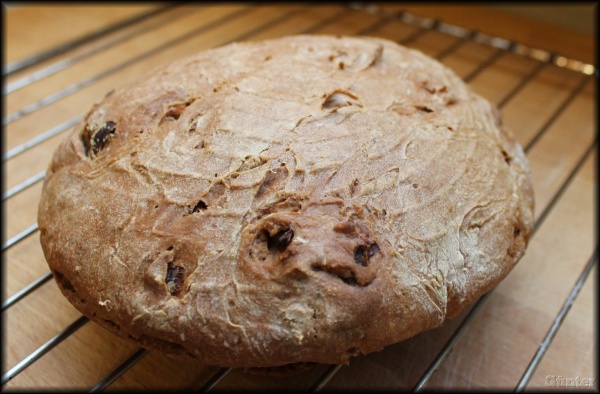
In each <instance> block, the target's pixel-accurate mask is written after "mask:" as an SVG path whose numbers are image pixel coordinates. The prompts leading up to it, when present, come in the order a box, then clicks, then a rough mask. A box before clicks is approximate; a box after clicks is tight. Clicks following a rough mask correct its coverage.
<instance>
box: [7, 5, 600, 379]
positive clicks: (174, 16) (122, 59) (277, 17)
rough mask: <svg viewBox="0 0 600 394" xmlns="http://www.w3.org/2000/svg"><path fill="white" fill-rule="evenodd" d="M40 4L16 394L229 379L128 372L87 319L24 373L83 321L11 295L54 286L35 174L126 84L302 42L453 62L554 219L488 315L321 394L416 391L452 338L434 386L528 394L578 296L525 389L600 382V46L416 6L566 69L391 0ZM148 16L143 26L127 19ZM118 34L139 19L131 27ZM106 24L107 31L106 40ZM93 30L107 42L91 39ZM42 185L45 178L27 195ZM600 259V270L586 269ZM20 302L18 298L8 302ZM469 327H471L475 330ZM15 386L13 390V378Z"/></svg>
mask: <svg viewBox="0 0 600 394" xmlns="http://www.w3.org/2000/svg"><path fill="white" fill-rule="evenodd" d="M40 4H41V3H38V4H37V5H35V6H26V7H17V8H10V9H8V10H5V13H6V15H5V21H6V30H5V31H6V36H5V70H4V72H5V73H7V72H8V71H12V72H10V73H9V74H8V75H6V74H5V84H4V89H5V113H4V120H3V124H4V129H3V133H4V134H3V136H4V151H3V164H4V166H5V168H4V175H5V189H4V197H3V199H4V213H5V215H6V216H5V226H4V229H5V231H4V239H3V242H4V244H3V257H4V261H3V265H4V277H5V281H4V285H5V286H4V294H3V312H2V313H3V316H2V317H3V318H4V328H5V331H4V336H3V340H4V343H3V349H4V359H3V361H4V365H3V389H13V390H18V389H26V388H28V389H31V388H71V389H78V390H89V389H90V388H92V387H94V386H95V385H97V384H98V383H99V382H101V381H102V380H103V379H105V378H106V377H107V375H108V374H109V373H110V372H111V371H112V370H114V369H115V368H116V369H117V370H119V371H121V372H124V373H123V374H121V375H120V376H118V377H117V378H116V380H115V381H114V382H113V383H112V384H111V385H110V386H108V388H107V390H124V389H190V388H200V387H202V386H203V385H204V384H206V383H207V382H208V381H209V379H210V378H211V377H212V376H213V375H214V374H215V373H216V372H218V369H216V368H213V367H208V366H204V365H200V364H194V363H190V362H184V361H180V360H172V359H167V358H165V356H163V355H162V354H160V353H158V352H149V353H147V354H142V355H141V358H140V359H139V361H138V362H135V363H133V364H132V366H131V368H130V369H128V370H126V369H125V368H123V367H122V366H121V364H122V363H123V362H124V361H125V360H127V358H128V357H129V356H130V355H132V354H136V353H135V352H136V351H138V347H136V346H135V345H132V344H130V343H127V342H125V341H124V340H121V339H119V338H117V337H115V336H114V335H112V334H110V333H108V332H106V331H105V330H103V329H101V328H99V327H98V326H97V325H96V324H94V323H87V324H86V322H85V320H79V322H80V323H81V327H79V328H78V329H76V330H74V331H73V332H72V333H71V332H67V334H69V335H66V334H65V335H64V337H65V339H64V340H63V341H56V342H52V341H51V342H50V343H51V344H52V343H53V344H56V346H54V347H50V348H49V349H47V350H48V351H47V353H44V354H43V355H42V356H41V357H39V358H37V357H36V358H35V361H34V362H33V363H31V365H28V366H27V367H26V368H25V369H23V370H22V371H21V372H20V373H15V370H11V368H13V367H14V366H15V365H19V363H20V362H21V361H22V360H25V359H27V358H28V357H30V355H32V353H34V352H36V351H37V350H38V349H39V348H40V347H41V346H43V345H44V344H46V343H47V342H48V341H49V340H51V339H52V338H53V337H55V336H57V335H61V333H63V332H64V330H65V329H66V328H68V327H69V325H71V324H72V323H73V322H77V321H78V319H80V318H81V315H80V314H79V313H78V312H77V311H76V310H75V309H74V308H73V307H72V306H71V305H70V304H69V303H68V302H67V301H66V300H65V299H64V298H63V297H62V295H61V294H60V292H59V290H58V288H57V287H56V285H55V283H54V281H52V280H46V281H44V280H42V281H41V283H42V284H41V285H40V286H38V287H35V288H34V289H33V290H32V291H31V292H30V293H28V294H27V295H25V296H23V297H18V301H17V302H14V303H12V301H13V300H14V299H11V298H10V297H12V296H14V295H15V294H18V292H19V291H20V290H22V289H24V288H26V287H27V286H28V285H30V284H31V283H33V282H34V281H36V280H37V279H38V278H43V279H47V278H48V267H47V265H46V263H45V260H44V257H43V254H42V252H41V248H40V245H39V234H38V232H37V231H35V227H31V226H32V225H35V223H36V214H37V203H38V200H39V196H40V191H41V182H39V181H36V180H37V179H41V176H42V175H43V171H45V169H46V166H47V165H48V163H49V161H50V158H51V155H52V152H53V151H54V149H55V148H56V147H57V145H58V144H59V142H60V141H61V140H62V139H63V138H65V136H66V134H67V131H66V130H67V127H65V124H69V122H72V121H73V119H74V118H76V117H78V116H80V115H81V114H83V113H84V112H86V111H87V110H88V109H89V108H90V107H91V105H92V104H93V103H94V102H95V101H97V100H98V99H100V98H102V97H103V96H104V94H105V93H106V92H108V91H109V90H111V89H112V88H114V87H117V86H120V85H122V84H124V83H126V82H128V81H131V80H134V79H136V78H137V77H139V76H140V75H141V74H142V73H144V72H145V71H147V70H149V69H151V68H154V67H156V66H158V65H160V64H164V63H167V62H169V61H170V60H172V59H176V58H179V57H182V56H186V55H190V54H193V53H195V52H197V51H200V50H203V49H206V48H211V47H215V46H219V45H223V44H225V43H228V42H231V41H245V40H259V39H264V38H269V37H278V36H283V35H290V34H295V33H301V32H310V33H327V34H349V35H353V34H369V35H374V36H379V37H384V38H388V39H391V40H396V41H399V42H400V41H402V42H403V43H405V45H407V46H410V47H413V48H417V49H419V50H421V51H423V52H424V53H426V54H428V55H430V56H433V57H438V58H439V59H440V61H442V62H443V63H444V64H446V65H447V66H449V67H450V68H452V69H453V70H454V71H455V72H456V73H457V74H458V75H460V76H461V77H463V78H465V80H467V82H468V83H469V84H470V85H471V87H472V88H473V89H474V90H475V91H476V92H478V93H480V94H481V95H483V96H485V97H487V98H488V99H489V100H491V101H492V102H495V103H496V104H498V106H499V107H500V108H501V111H502V113H503V114H504V122H505V124H507V125H508V126H509V127H510V128H511V129H512V130H513V131H514V132H515V134H516V136H517V138H518V140H519V142H520V143H521V144H522V146H523V147H524V149H525V151H526V153H527V157H528V158H529V161H530V164H531V168H532V172H533V178H534V184H535V195H536V210H535V212H536V217H537V218H538V221H537V225H536V229H535V234H534V236H533V238H532V240H531V241H530V244H529V248H528V250H527V254H526V255H525V257H524V258H523V259H522V260H521V262H520V263H519V264H518V265H517V267H516V268H515V269H514V270H513V272H511V274H510V275H509V276H508V277H507V278H506V280H505V281H503V282H502V283H501V284H500V285H499V286H498V287H497V288H496V289H495V290H493V291H492V292H491V293H489V295H488V296H487V297H485V298H484V300H483V301H481V302H480V303H478V304H476V306H477V308H476V309H474V310H473V313H472V314H471V315H469V314H468V312H470V311H471V309H468V310H467V311H465V312H464V313H463V314H461V315H460V316H459V317H457V318H455V319H453V320H451V321H448V322H446V323H445V324H444V325H443V326H442V327H440V328H438V329H435V330H431V331H429V332H426V333H423V334H421V335H418V336H416V337H414V338H412V339H410V340H407V341H405V342H402V343H399V344H396V345H393V346H390V347H388V348H386V349H384V350H383V351H381V352H378V353H374V354H370V355H367V356H360V357H357V358H355V359H353V360H352V362H351V363H350V365H349V366H345V367H342V368H340V369H339V370H338V371H337V373H336V374H335V375H333V377H331V379H330V380H329V381H328V382H327V384H326V385H325V386H324V388H323V389H324V390H328V389H369V388H371V389H372V388H375V389H381V388H388V389H389V388H393V389H404V390H406V389H411V388H412V387H414V386H415V385H416V384H417V383H418V382H419V381H420V380H422V377H423V375H424V373H425V372H426V371H427V369H428V368H429V367H430V366H431V364H432V362H433V361H434V360H436V357H439V355H440V352H441V351H442V349H443V348H444V346H445V345H446V343H447V342H448V340H449V339H451V338H453V339H454V342H453V343H454V346H453V351H452V352H451V353H449V355H448V357H446V358H445V359H444V360H443V361H442V362H441V363H440V364H439V367H438V368H437V372H436V373H435V374H433V375H431V376H430V377H429V375H427V376H428V377H429V379H427V380H426V385H425V388H430V389H435V388H459V387H463V388H482V387H488V388H495V389H511V390H512V389H513V388H514V387H515V386H516V385H517V383H518V382H519V380H520V379H521V377H522V375H523V374H524V372H525V371H526V370H527V367H528V365H529V364H530V362H531V360H532V359H533V358H534V356H535V354H536V352H537V351H538V348H539V347H540V345H541V344H542V342H543V341H544V339H545V337H546V336H547V334H548V332H549V330H550V328H551V327H552V326H553V324H554V323H555V322H556V321H557V316H559V313H560V311H561V309H562V308H563V305H564V304H565V302H566V301H567V300H568V299H571V300H574V301H573V303H572V307H571V308H570V310H569V311H568V314H567V315H566V317H565V318H564V320H562V324H560V325H559V326H557V327H558V328H559V329H558V331H557V333H556V336H555V337H554V338H553V341H551V342H550V345H549V347H548V349H547V352H546V353H545V356H544V357H543V358H541V361H540V362H539V364H536V368H535V369H534V370H533V373H532V375H531V380H530V381H529V385H528V386H527V389H533V388H550V387H559V388H567V387H568V388H582V387H584V386H585V385H586V384H590V383H592V382H593V384H594V385H595V388H596V390H597V389H598V383H597V374H596V371H595V369H594V359H595V355H596V352H597V349H598V347H597V342H596V339H595V335H594V331H595V322H596V319H595V316H594V310H595V309H596V307H597V304H596V298H595V297H594V294H595V293H596V291H597V285H596V283H595V281H594V280H593V277H594V276H595V273H596V271H597V264H595V262H596V261H597V254H596V255H595V257H594V258H592V256H593V254H594V251H595V249H596V247H597V244H596V241H595V240H594V239H595V237H594V218H595V214H596V212H595V204H594V188H595V179H596V173H595V165H594V163H595V160H596V157H597V152H596V145H595V129H596V126H597V125H596V120H595V116H594V115H595V101H596V91H595V85H596V82H597V81H596V76H590V75H587V74H586V73H584V72H581V71H574V70H571V69H569V68H565V67H560V66H561V65H564V64H568V65H571V64H576V65H581V63H578V62H570V60H569V59H572V60H579V61H583V62H584V63H593V61H594V57H593V56H592V55H591V53H593V52H592V48H593V45H594V40H593V38H592V37H585V36H581V35H578V34H575V33H569V32H565V31H561V30H558V29H555V28H552V27H550V26H547V25H541V24H536V23H527V22H524V21H523V20H520V19H518V18H517V19H512V18H510V17H508V16H507V14H503V13H499V11H491V10H485V9H483V8H481V7H474V6H461V7H462V8H448V7H443V6H437V7H425V6H417V5H414V6H404V8H406V9H407V10H409V11H410V12H412V13H414V14H416V15H421V16H428V17H431V18H435V19H441V20H442V21H444V20H446V21H448V22H451V23H453V24H457V25H459V26H462V27H466V28H469V29H475V30H478V31H480V32H485V33H489V34H492V35H497V36H499V37H500V38H507V39H510V40H514V41H517V42H519V43H521V44H525V45H526V46H529V47H533V48H539V49H543V50H546V51H549V52H555V53H557V54H558V55H561V56H564V57H565V59H566V60H564V61H563V60H559V61H558V63H559V66H557V65H555V64H550V63H547V62H543V61H540V60H536V59H534V58H531V57H530V56H522V55H520V54H515V53H512V52H511V51H509V50H503V49H498V48H495V47H493V46H490V45H488V44H486V43H481V42H478V41H477V40H476V39H475V38H474V37H475V36H469V37H466V38H464V39H461V38H460V37H456V36H453V35H451V34H446V33H443V32H440V31H437V30H435V29H432V28H430V29H427V28H420V27H419V26H417V25H414V24H411V23H407V22H406V21H403V20H402V18H401V17H400V16H399V15H398V14H391V12H395V11H399V10H401V9H402V7H401V6H399V5H394V4H391V3H386V4H384V5H382V6H381V7H379V8H378V9H377V10H373V9H372V10H371V11H372V12H367V11H366V10H362V9H361V10H354V9H350V8H347V7H344V6H341V5H327V6H318V7H317V6H310V5H305V4H286V5H261V6H255V7H250V6H248V5H245V4H239V5H238V4H235V3H227V4H224V5H211V6H208V5H202V4H199V5H184V6H179V7H171V8H168V9H162V7H163V5H162V4H160V3H152V4H151V5H127V6H114V5H109V4H98V5H94V6H90V5H85V6H84V5H77V6H41V5H40ZM383 14H385V15H387V16H385V15H383ZM390 15H391V16H390ZM405 17H406V14H405ZM444 17H446V19H444ZM132 18H136V20H134V21H132V22H131V23H127V24H123V22H126V21H128V20H131V19H132ZM503 18H504V19H503ZM506 18H508V19H506ZM120 24H122V25H123V26H121V27H120V28H118V27H119V26H120ZM109 27H111V29H110V30H108V31H103V29H106V28H109ZM434 27H435V26H434ZM438 27H439V25H438ZM99 31H100V32H101V34H95V33H97V32H99ZM570 34H571V35H570ZM89 35H95V37H92V38H91V39H89V40H81V38H83V37H86V36H89ZM74 41H80V44H81V45H78V46H75V47H73V48H67V49H66V50H65V51H62V52H61V53H56V54H54V55H53V56H50V57H49V58H48V59H46V60H43V59H41V58H40V59H38V61H37V62H34V64H33V65H31V66H29V67H26V68H25V69H23V70H18V69H17V70H14V71H13V66H16V65H18V64H19V63H17V62H18V61H22V60H24V59H28V58H30V57H32V56H39V55H40V54H44V53H47V51H48V50H50V49H52V48H56V47H60V46H63V45H64V44H65V43H69V42H74ZM553 59H554V60H555V61H556V58H553ZM590 70H591V69H590V66H587V68H584V71H587V72H588V73H589V71H590ZM36 177H37V178H36ZM28 180H31V185H29V186H27V187H25V185H24V182H27V181H28ZM19 189H22V190H19ZM27 229H31V234H30V235H27V236H19V234H22V232H23V231H26V232H27ZM14 237H16V239H15V238H14ZM13 241H14V243H13ZM590 261H591V262H594V264H593V265H588V262H590ZM585 267H591V273H592V274H591V276H590V277H587V280H583V279H585V277H582V278H581V279H582V280H581V281H580V282H578V280H579V279H580V275H582V272H584V268H585ZM577 283H579V284H581V287H578V286H576V284H577ZM579 289H580V290H581V291H580V292H579V293H578V294H575V293H577V290H579ZM575 295H576V297H575V298H574V296H575ZM7 300H8V301H11V303H10V305H6V304H4V303H5V302H7ZM467 316H469V318H468V319H466V317H467ZM465 319H466V320H465ZM463 322H468V323H469V324H465V325H464V327H463V326H461V323H463ZM441 354H442V355H444V354H445V353H441ZM34 355H35V354H34ZM327 370H328V366H319V367H316V368H314V369H313V370H311V371H309V372H307V373H303V374H300V375H297V376H294V377H288V378H272V377H271V378H268V377H257V376H251V375H247V374H245V373H243V372H242V371H238V370H231V371H229V373H228V374H227V375H226V376H225V377H224V378H223V379H222V380H221V381H220V382H219V383H218V384H217V385H216V386H215V387H214V390H219V389H221V390H228V389H241V388H245V389H261V388H263V389H264V388H285V389H290V390H306V389H309V388H311V387H313V385H315V384H316V383H317V382H319V379H322V375H323V374H324V373H325V372H326V371H327ZM9 377H12V379H11V380H10V381H8V382H7V383H5V379H8V378H9Z"/></svg>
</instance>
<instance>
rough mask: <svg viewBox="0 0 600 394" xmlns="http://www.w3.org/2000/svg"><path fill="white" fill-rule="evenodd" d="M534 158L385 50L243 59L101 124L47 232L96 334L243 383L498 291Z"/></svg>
mask: <svg viewBox="0 0 600 394" xmlns="http://www.w3.org/2000/svg"><path fill="white" fill-rule="evenodd" d="M533 204H534V202H533V188H532V184H531V176H530V170H529V168H528V164H527V160H526V158H525V156H524V154H523V151H522V150H521V148H520V146H519V145H518V143H517V142H516V140H515V138H514V137H513V135H512V134H511V132H510V131H509V130H508V129H506V128H505V127H504V126H503V125H502V122H501V117H500V114H499V112H498V111H497V110H496V109H495V108H494V106H493V105H491V104H490V103H489V102H488V101H486V100H485V99H483V98H482V97H480V96H478V95H477V94H475V93H474V92H472V91H471V90H470V88H469V87H468V86H466V84H465V83H464V82H463V81H461V80H460V78H458V77H457V76H456V75H455V74H454V73H453V72H452V71H450V70H449V69H447V68H446V67H444V66H443V65H441V64H440V63H438V62H437V61H435V60H433V59H431V58H429V57H427V56H425V55H423V54H422V53H420V52H418V51H415V50H411V49H408V48H405V47H402V46H399V45H397V44H396V43H393V42H390V41H387V40H383V39H378V38H369V37H361V38H354V37H345V36H335V37H334V36H309V35H306V36H291V37H284V38H280V39H275V40H267V41H261V42H252V43H235V44H231V45H227V46H224V47H221V48H216V49H211V50H207V51H204V52H202V53H200V54H198V55H196V56H192V57H188V58H185V59H181V60H178V61H176V62H174V63H172V64H170V65H168V66H165V67H162V68H159V69H156V70H154V71H152V72H151V73H149V74H148V75H146V76H145V77H144V78H142V79H141V80H140V81H138V82H134V83H131V84H129V85H127V86H124V87H122V88H119V89H118V90H116V91H113V92H110V93H109V94H107V95H106V97H105V98H104V99H102V100H101V101H100V102H98V103H97V104H95V105H94V107H93V108H92V109H91V110H90V112H89V113H88V114H87V115H86V116H85V118H84V119H83V120H82V122H81V123H80V124H79V125H77V126H75V127H74V129H73V131H72V133H71V134H70V136H69V137H68V138H67V139H66V140H65V141H64V142H63V143H62V144H61V146H60V147H59V148H58V149H57V151H56V153H55V154H54V157H53V160H52V162H51V164H50V166H49V168H48V171H47V175H46V179H45V182H44V187H43V193H42V198H41V201H40V205H39V216H38V223H39V228H40V231H41V243H42V247H43V251H44V254H45V256H46V259H47V261H48V264H49V266H50V268H51V270H52V272H53V274H54V276H55V279H56V281H57V283H58V285H59V287H60V289H61V291H62V292H63V294H64V295H65V296H66V297H67V298H68V299H69V301H70V302H71V303H73V305H74V306H75V307H76V308H77V309H78V310H80V311H81V312H82V313H83V314H85V315H86V316H88V317H89V318H90V319H91V320H93V321H95V322H97V323H98V324H100V325H102V326H104V327H106V328H107V329H109V330H111V331H113V332H115V333H117V334H118V335H121V336H123V337H126V338H129V339H130V340H133V341H135V342H137V343H139V344H140V345H142V346H144V347H147V348H150V349H157V350H160V351H163V352H165V353H167V354H170V355H174V356H187V357H191V358H195V359H198V360H200V361H201V362H204V363H206V364H209V365H217V366H224V367H242V368H257V367H277V366H282V365H287V364H291V363H332V364H338V363H342V364H345V363H348V359H349V358H350V357H352V356H354V355H357V354H361V353H362V354H367V353H370V352H374V351H378V350H380V349H382V348H383V347H385V346H387V345H389V344H392V343H395V342H398V341H402V340H404V339H407V338H410V337H412V336H414V335H416V334H418V333H420V332H422V331H424V330H427V329H430V328H433V327H437V326H439V325H441V324H442V323H443V321H444V320H445V319H446V318H448V317H453V316H455V315H457V314H458V313H460V311H462V310H463V309H464V308H465V306H466V305H468V304H469V303H471V302H472V301H473V300H475V299H477V298H478V297H480V296H481V295H482V294H484V293H485V292H487V291H489V290H490V289H491V288H493V287H494V286H495V285H496V284H497V283H498V282H499V281H500V280H502V279H503V278H504V277H505V276H506V275H507V274H508V273H509V271H510V270H511V269H512V268H513V266H514V265H515V264H516V262H517V261H518V260H519V258H520V257H521V256H522V255H523V253H524V252H525V248H526V246H527V242H528V240H529V237H530V235H531V231H532V226H533Z"/></svg>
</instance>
